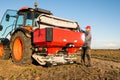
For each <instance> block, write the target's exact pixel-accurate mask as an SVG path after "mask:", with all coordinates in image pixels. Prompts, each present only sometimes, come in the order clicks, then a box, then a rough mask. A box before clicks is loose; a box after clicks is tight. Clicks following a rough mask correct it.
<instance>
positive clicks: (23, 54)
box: [10, 31, 32, 65]
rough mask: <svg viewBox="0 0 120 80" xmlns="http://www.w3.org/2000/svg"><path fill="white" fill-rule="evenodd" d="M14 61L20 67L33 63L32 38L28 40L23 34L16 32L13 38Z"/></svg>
mask: <svg viewBox="0 0 120 80" xmlns="http://www.w3.org/2000/svg"><path fill="white" fill-rule="evenodd" d="M10 48H11V52H12V53H11V55H12V61H13V62H14V63H15V64H18V65H23V64H24V65H26V64H27V65H28V64H31V63H32V58H31V56H32V49H31V48H32V45H31V38H28V37H27V36H26V35H25V34H24V33H23V32H21V31H18V32H16V33H15V34H14V35H13V36H12V38H11V44H10Z"/></svg>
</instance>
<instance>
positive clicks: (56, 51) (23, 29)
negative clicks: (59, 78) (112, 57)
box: [0, 5, 85, 65]
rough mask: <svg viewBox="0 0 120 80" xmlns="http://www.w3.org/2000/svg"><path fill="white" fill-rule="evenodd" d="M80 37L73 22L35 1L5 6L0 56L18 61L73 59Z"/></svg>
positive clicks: (59, 61) (0, 35)
mask: <svg viewBox="0 0 120 80" xmlns="http://www.w3.org/2000/svg"><path fill="white" fill-rule="evenodd" d="M84 40H85V35H84V33H83V32H81V28H80V27H79V24H78V23H77V22H75V21H71V20H67V19H63V18H59V17H55V16H54V15H53V14H52V13H51V12H50V11H48V10H45V9H41V8H38V7H37V5H35V8H29V7H22V8H20V9H19V10H11V9H8V10H7V11H6V12H5V13H4V15H3V18H2V20H1V22H0V59H2V60H4V59H9V58H11V59H12V61H13V63H15V64H18V65H26V64H31V63H32V62H33V61H36V62H38V63H39V64H40V65H46V64H52V65H57V64H66V63H74V62H75V61H76V59H77V58H76V52H77V51H78V50H79V49H80V47H82V46H83V45H84Z"/></svg>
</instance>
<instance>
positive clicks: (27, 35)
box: [10, 28, 31, 49]
mask: <svg viewBox="0 0 120 80" xmlns="http://www.w3.org/2000/svg"><path fill="white" fill-rule="evenodd" d="M18 31H21V32H23V33H24V34H25V36H26V37H28V38H31V32H30V31H28V30H26V29H24V28H17V29H15V31H14V32H13V33H12V34H11V38H10V49H12V45H11V39H12V37H13V35H14V34H15V33H17V32H18Z"/></svg>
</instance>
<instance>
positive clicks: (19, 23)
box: [16, 15, 24, 27]
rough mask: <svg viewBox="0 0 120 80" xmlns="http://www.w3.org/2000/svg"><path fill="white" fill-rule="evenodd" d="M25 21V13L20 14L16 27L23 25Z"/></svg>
mask: <svg viewBox="0 0 120 80" xmlns="http://www.w3.org/2000/svg"><path fill="white" fill-rule="evenodd" d="M23 22H24V16H23V15H19V16H18V20H17V24H16V27H21V26H23V24H24V23H23Z"/></svg>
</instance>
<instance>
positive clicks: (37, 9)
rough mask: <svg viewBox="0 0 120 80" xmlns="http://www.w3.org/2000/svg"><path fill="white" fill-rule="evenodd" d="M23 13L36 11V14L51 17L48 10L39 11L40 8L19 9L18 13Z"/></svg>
mask: <svg viewBox="0 0 120 80" xmlns="http://www.w3.org/2000/svg"><path fill="white" fill-rule="evenodd" d="M25 11H36V12H40V13H44V14H48V15H52V13H51V12H50V11H49V10H45V9H41V8H29V7H22V8H20V9H19V11H18V12H25Z"/></svg>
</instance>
